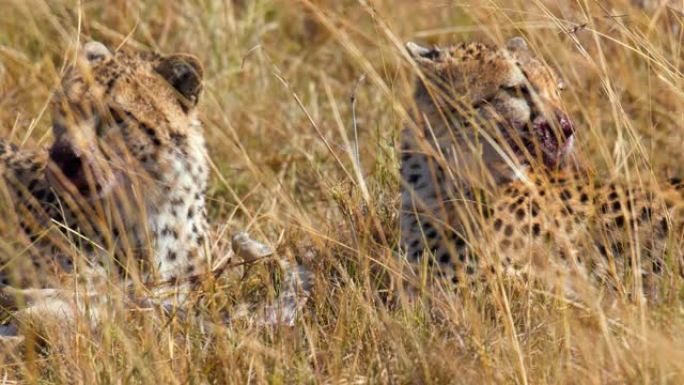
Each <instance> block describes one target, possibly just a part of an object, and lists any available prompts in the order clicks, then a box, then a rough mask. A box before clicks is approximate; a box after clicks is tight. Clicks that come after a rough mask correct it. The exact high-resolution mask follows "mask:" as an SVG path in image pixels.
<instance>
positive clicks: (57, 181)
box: [47, 142, 117, 199]
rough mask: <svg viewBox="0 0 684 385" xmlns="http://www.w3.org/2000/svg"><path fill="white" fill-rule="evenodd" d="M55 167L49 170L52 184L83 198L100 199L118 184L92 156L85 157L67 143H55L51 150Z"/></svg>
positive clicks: (110, 173)
mask: <svg viewBox="0 0 684 385" xmlns="http://www.w3.org/2000/svg"><path fill="white" fill-rule="evenodd" d="M50 160H51V161H52V162H51V163H53V165H51V166H49V167H48V168H47V176H48V179H49V180H50V182H51V183H52V184H53V185H55V186H59V187H61V188H64V189H66V190H67V191H69V190H70V189H72V188H74V189H76V191H77V192H78V193H79V194H80V195H81V196H82V197H86V198H90V199H99V198H102V197H104V196H106V195H107V194H108V193H109V192H110V191H111V189H112V188H113V187H114V185H115V184H116V179H117V178H116V177H115V175H114V174H113V173H112V172H111V170H109V171H108V170H105V169H104V167H99V166H98V165H97V163H96V162H95V160H94V159H93V158H92V157H91V156H87V155H84V154H83V153H82V152H80V151H77V150H75V149H74V148H73V147H72V146H71V145H69V144H66V143H60V142H58V143H55V144H54V145H53V146H52V148H51V149H50Z"/></svg>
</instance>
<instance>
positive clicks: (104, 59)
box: [48, 42, 203, 198]
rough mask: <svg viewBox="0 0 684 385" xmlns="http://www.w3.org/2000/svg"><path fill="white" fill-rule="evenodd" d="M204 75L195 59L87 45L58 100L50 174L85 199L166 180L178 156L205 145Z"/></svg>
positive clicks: (181, 55) (68, 72)
mask: <svg viewBox="0 0 684 385" xmlns="http://www.w3.org/2000/svg"><path fill="white" fill-rule="evenodd" d="M202 73H203V71H202V67H201V65H200V63H199V61H198V60H197V59H196V58H195V57H193V56H190V55H185V54H175V55H168V56H161V55H157V54H151V53H128V52H124V51H123V50H122V51H118V52H115V53H112V52H110V50H109V49H107V48H106V47H105V46H104V45H103V44H101V43H98V42H90V43H87V44H86V45H85V46H84V47H83V48H82V49H81V51H80V54H79V55H78V58H77V60H76V62H75V63H74V65H73V66H71V67H70V68H69V69H68V70H67V72H66V75H65V77H64V78H63V80H62V83H61V87H60V88H59V89H58V91H57V92H56V94H55V96H54V97H53V101H52V104H53V124H52V128H53V134H54V138H55V140H54V144H53V145H52V147H51V150H50V159H51V164H50V166H49V167H48V177H49V178H50V179H52V180H54V181H55V184H56V185H58V186H61V187H65V188H67V189H68V190H69V191H71V192H75V193H78V194H80V195H81V196H83V197H86V198H98V197H102V196H103V195H106V194H108V193H109V192H110V191H111V190H112V187H113V186H117V185H121V182H122V179H123V180H125V179H126V178H128V179H130V178H131V177H132V176H133V175H136V176H139V177H140V178H141V179H147V180H151V181H156V182H159V181H160V180H161V181H162V182H163V181H164V178H165V176H167V175H168V174H169V173H170V172H172V169H173V161H174V159H177V158H181V157H187V156H188V153H191V154H192V146H193V144H192V143H193V138H195V137H199V138H200V140H201V137H202V136H201V132H200V130H201V127H200V124H199V122H198V121H197V118H196V114H195V106H196V104H197V101H198V98H199V95H200V92H201V89H202ZM202 144H203V143H202ZM195 161H197V162H201V161H202V159H195Z"/></svg>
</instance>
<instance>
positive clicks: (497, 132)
mask: <svg viewBox="0 0 684 385" xmlns="http://www.w3.org/2000/svg"><path fill="white" fill-rule="evenodd" d="M406 47H407V49H408V52H409V54H410V55H411V56H412V58H413V59H414V61H415V62H416V63H417V64H418V66H419V68H420V69H421V72H422V73H423V74H424V75H425V77H424V81H420V82H419V85H418V88H417V91H416V102H417V104H418V107H419V108H420V109H421V110H423V113H424V114H425V115H430V113H429V112H427V113H426V112H425V111H426V110H428V111H432V112H437V113H436V114H432V115H433V116H434V115H438V116H441V119H442V120H443V121H445V122H449V123H448V126H449V127H450V131H451V132H452V134H454V133H455V134H457V135H455V136H456V137H458V138H460V139H462V140H463V139H465V141H466V142H469V143H470V144H472V143H475V142H477V143H479V144H478V146H479V148H480V150H479V153H480V154H481V155H480V157H481V159H480V160H481V162H483V163H484V164H485V165H486V166H488V167H490V168H491V166H492V165H495V164H497V163H500V164H503V163H506V164H508V165H509V166H510V164H511V162H504V159H505V158H506V157H508V158H509V160H511V159H512V160H513V163H517V164H518V165H521V166H524V167H527V166H531V165H542V166H543V167H548V168H556V167H559V166H561V165H562V164H563V162H564V160H565V159H566V157H567V155H568V154H569V153H570V152H571V150H572V145H573V139H574V128H573V125H572V123H571V121H570V120H569V119H568V117H567V115H566V114H565V113H563V110H562V108H561V98H560V90H561V89H562V88H563V86H562V83H561V82H560V81H559V79H558V78H557V76H556V74H555V73H554V72H553V71H551V70H550V69H549V68H548V66H546V65H545V64H544V63H542V62H541V61H540V60H538V59H537V58H535V57H534V55H533V52H532V51H531V50H530V49H529V48H528V46H527V43H526V42H525V41H524V40H523V39H522V38H520V37H516V38H513V39H511V40H510V41H509V42H508V43H507V45H506V46H505V47H503V48H501V49H496V48H491V47H488V46H485V45H483V44H478V43H472V44H460V45H457V46H452V47H448V48H439V47H435V48H424V47H421V46H419V45H417V44H414V43H408V44H407V45H406ZM430 124H432V125H434V124H436V123H435V122H431V123H430ZM485 134H486V135H485ZM487 138H488V139H487ZM465 147H466V146H464V147H462V148H461V151H465V150H464V148H465ZM473 148H474V147H472V146H471V147H470V149H473ZM508 169H509V170H510V167H508ZM511 178H512V177H511Z"/></svg>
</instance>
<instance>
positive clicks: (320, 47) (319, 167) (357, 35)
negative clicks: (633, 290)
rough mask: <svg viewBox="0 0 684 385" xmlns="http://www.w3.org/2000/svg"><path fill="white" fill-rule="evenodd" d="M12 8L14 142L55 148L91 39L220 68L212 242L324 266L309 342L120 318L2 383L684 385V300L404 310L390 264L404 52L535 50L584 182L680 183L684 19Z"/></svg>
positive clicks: (635, 11)
mask: <svg viewBox="0 0 684 385" xmlns="http://www.w3.org/2000/svg"><path fill="white" fill-rule="evenodd" d="M672 3H676V1H675V2H672ZM676 5H677V4H675V6H676ZM0 7H1V9H2V11H1V12H2V16H0V134H2V135H3V136H4V137H7V136H11V137H12V140H13V141H14V142H15V143H26V145H27V146H36V145H46V144H47V143H49V142H50V134H49V131H50V129H49V127H50V117H49V110H48V111H46V104H47V103H48V101H49V97H50V93H51V90H52V89H53V88H54V87H55V85H56V84H57V82H58V79H59V73H60V69H61V68H62V65H63V63H65V62H66V61H67V60H68V57H66V55H67V53H68V52H73V48H74V47H75V45H76V44H78V43H80V42H84V41H87V40H90V39H95V40H100V41H103V42H105V43H106V44H108V45H110V46H118V45H119V44H122V43H124V42H125V43H126V44H128V45H129V46H131V47H140V48H152V49H155V50H159V51H162V52H191V53H193V54H195V55H197V56H199V57H200V58H201V59H202V61H203V63H204V64H205V68H206V74H207V75H206V79H205V89H206V92H205V93H204V95H203V100H202V101H201V115H202V119H203V121H204V123H205V129H206V135H207V138H208V143H209V146H210V152H211V155H212V160H213V163H214V164H215V170H214V172H213V174H212V183H211V188H210V191H209V195H210V206H209V207H210V214H211V221H212V223H213V227H214V228H215V229H216V234H221V230H223V229H228V232H230V231H232V230H237V229H241V228H249V229H250V231H251V232H252V233H253V234H255V235H256V236H257V237H258V238H259V239H262V240H270V241H271V242H275V241H276V240H277V239H279V238H280V236H281V235H282V241H281V243H280V244H279V253H280V254H281V255H282V256H286V257H292V256H297V257H299V258H304V257H305V255H304V254H305V251H306V250H308V251H310V253H309V254H308V257H307V258H304V259H306V260H307V261H306V262H307V264H308V265H309V266H310V267H311V269H312V270H313V272H314V274H315V285H314V292H313V297H312V299H311V301H310V303H309V304H308V305H307V307H306V309H305V311H304V314H303V315H302V317H301V319H299V320H298V321H297V323H296V325H295V326H294V327H291V328H290V327H266V326H260V325H259V324H257V323H253V322H242V321H239V322H236V323H234V324H232V325H229V326H226V327H225V328H220V329H219V330H216V331H214V332H212V333H209V334H203V333H202V332H201V330H200V327H199V325H200V323H199V322H195V321H193V320H191V319H188V320H185V321H180V320H174V321H173V322H165V321H164V319H161V318H158V317H151V316H148V315H147V314H145V313H140V312H135V311H125V312H118V313H117V312H114V316H113V317H111V319H109V320H108V321H107V322H105V323H104V325H103V326H102V327H100V328H99V329H98V330H96V331H94V332H91V331H90V330H88V329H87V328H85V327H80V328H79V329H78V330H77V331H76V333H75V336H74V335H72V334H71V333H63V332H59V331H58V330H55V331H53V332H54V333H52V334H50V335H48V336H47V339H48V345H49V346H51V348H50V349H49V353H48V354H43V353H41V345H40V344H37V345H35V346H33V345H31V344H28V345H29V348H27V349H26V351H25V352H24V354H23V356H22V357H21V358H20V359H15V360H11V359H7V360H6V362H7V363H5V364H3V365H4V366H2V367H0V383H3V381H9V382H8V383H14V382H12V381H20V382H21V383H46V384H48V383H49V384H53V383H54V384H61V383H85V384H91V383H136V384H137V383H145V384H147V383H153V384H167V383H168V384H176V383H178V384H185V383H238V384H243V383H326V384H337V383H340V384H342V383H358V384H363V383H432V384H442V383H521V384H528V383H529V384H541V383H549V384H556V383H578V384H586V383H596V384H606V383H614V384H623V383H673V384H675V383H682V382H684V317H683V315H684V314H683V310H684V307H683V306H682V303H681V301H673V302H671V303H664V304H659V305H656V306H635V305H631V304H629V303H624V304H620V306H617V307H616V308H612V309H604V308H602V307H600V306H598V305H597V306H591V305H588V306H575V305H573V304H570V303H567V302H566V301H564V300H561V299H558V298H554V297H553V296H551V295H549V293H542V292H539V291H538V290H535V289H534V288H525V289H522V290H516V291H510V292H507V291H506V290H502V291H498V290H497V291H494V292H492V291H482V292H475V293H469V294H466V295H462V296H460V297H459V299H458V300H457V301H456V300H451V299H448V298H446V297H444V296H443V295H441V294H440V292H439V290H431V291H426V292H425V293H424V296H425V298H429V299H430V302H431V303H432V305H431V307H430V308H427V307H425V308H423V307H420V306H397V303H396V302H397V301H396V298H397V292H396V289H395V288H396V287H397V282H396V281H397V279H398V278H399V276H400V274H399V273H398V272H400V271H401V268H402V267H401V266H400V265H399V264H398V263H397V262H396V260H395V258H394V253H395V251H396V250H397V242H398V226H397V215H396V213H397V210H398V191H399V182H398V157H397V155H396V147H397V145H396V144H397V141H398V134H399V131H400V129H401V128H402V125H403V122H404V119H405V118H406V112H405V111H406V107H407V105H408V103H407V102H408V101H409V100H410V92H411V88H412V84H413V80H412V79H413V77H414V75H413V73H412V69H411V66H410V65H408V60H407V56H406V54H405V53H404V52H403V48H402V47H403V42H405V41H408V40H416V41H420V42H423V43H438V42H439V43H448V42H457V41H461V40H467V39H478V40H485V41H487V42H495V43H501V42H503V41H505V40H506V39H507V38H509V37H511V36H514V35H524V36H525V37H526V39H527V40H528V42H529V43H530V45H531V46H532V47H533V49H534V50H535V51H537V52H538V53H539V55H541V56H542V57H544V58H545V59H546V60H547V62H548V63H549V64H550V65H551V66H553V67H554V68H556V69H557V71H558V72H559V73H560V74H561V76H562V77H563V78H564V80H565V82H566V83H567V85H568V89H569V91H568V92H566V94H565V96H564V98H565V102H566V108H567V111H568V113H569V114H570V116H571V117H572V118H573V120H574V122H575V124H576V126H577V127H578V129H579V134H578V140H579V142H578V143H577V148H578V149H579V151H580V155H581V159H582V161H583V163H584V164H585V166H586V167H587V168H590V169H592V170H594V171H595V172H597V173H598V174H601V175H607V176H615V175H627V176H629V175H639V174H638V172H644V173H645V174H646V175H648V174H650V173H652V174H654V175H656V176H657V177H667V176H673V175H683V174H684V167H682V165H683V164H684V162H682V159H684V158H682V148H683V147H684V137H683V135H684V131H682V130H683V129H684V124H683V123H684V91H682V90H684V76H682V71H683V69H684V65H683V63H682V59H683V58H684V56H683V53H682V47H683V45H682V40H683V37H682V33H683V32H682V31H683V30H684V28H683V27H684V25H683V24H682V16H681V14H676V13H674V12H671V11H668V9H667V8H665V7H660V8H657V9H655V10H650V11H649V12H648V13H647V12H645V11H644V10H642V9H640V8H638V7H634V6H633V5H631V4H630V2H629V1H628V0H610V1H601V2H594V1H588V0H578V1H561V0H547V1H541V0H531V1H524V0H511V1H504V0H491V1H463V2H452V1H437V0H430V1H412V0H404V1H401V0H395V1H391V0H373V1H364V0H358V1H352V0H327V1H324V0H321V1H309V0H291V1H262V0H234V1H214V0H200V1H191V0H175V1H162V0H149V1H144V2H135V1H127V0H117V1H100V0H97V1H75V0H71V1H70V0H51V1H45V0H10V1H5V2H2V4H1V5H0ZM352 95H354V96H355V103H354V106H355V113H356V128H357V130H356V132H355V131H354V124H353V123H354V121H353V119H352V103H351V100H350V97H351V96H352ZM357 135H358V142H356V137H357ZM357 146H358V158H359V162H356V161H355V159H356V156H355V154H356V151H355V149H356V147H357ZM5 209H7V208H3V210H5ZM2 227H3V226H0V228H2ZM224 236H225V235H224ZM0 246H2V247H0V249H2V250H9V248H10V247H11V240H10V239H6V238H3V237H2V236H0ZM225 248H226V246H225V245H224V244H222V245H221V246H220V247H219V249H218V250H217V254H222V253H225V252H226V250H225ZM272 267H273V266H272V265H269V264H261V265H258V266H255V267H254V268H252V269H251V271H250V272H249V273H248V274H247V278H243V277H241V276H239V275H237V276H236V277H232V278H231V279H224V280H219V281H216V282H212V283H210V284H208V285H207V287H206V292H207V293H206V297H207V299H206V300H205V302H206V303H205V304H204V305H203V306H201V309H200V310H199V311H200V312H204V313H205V314H204V316H205V317H210V316H211V315H212V314H213V312H219V311H226V312H230V311H234V310H236V309H235V304H239V303H254V302H256V301H259V300H262V299H264V298H267V297H271V296H272V295H273V287H272V285H271V281H272V280H271V279H270V275H269V270H270V269H271V268H272ZM680 287H681V286H680ZM7 351H9V350H7ZM2 355H3V354H2V351H0V356H2Z"/></svg>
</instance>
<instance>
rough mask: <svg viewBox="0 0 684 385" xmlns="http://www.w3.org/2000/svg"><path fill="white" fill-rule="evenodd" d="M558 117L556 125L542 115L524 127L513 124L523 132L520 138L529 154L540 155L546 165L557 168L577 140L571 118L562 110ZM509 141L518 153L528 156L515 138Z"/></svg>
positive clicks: (518, 130)
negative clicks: (522, 151)
mask: <svg viewBox="0 0 684 385" xmlns="http://www.w3.org/2000/svg"><path fill="white" fill-rule="evenodd" d="M556 119H557V122H556V124H555V127H554V125H552V124H550V123H549V121H548V120H547V119H546V118H545V117H544V116H542V115H538V116H536V117H535V118H534V119H533V120H532V122H531V124H524V126H523V127H520V125H516V124H513V125H512V126H513V128H514V129H516V131H517V132H522V134H521V138H520V140H521V141H522V144H523V145H524V147H525V150H526V151H527V154H529V155H527V156H530V155H531V156H532V157H537V156H540V157H541V159H540V160H542V161H543V163H544V166H546V167H550V168H557V167H559V166H561V165H562V164H563V162H564V161H565V159H566V157H567V155H568V154H569V153H570V152H571V151H572V147H573V144H574V141H575V139H574V135H575V128H574V126H573V124H572V122H571V121H570V119H569V118H568V117H567V116H566V115H565V114H564V113H562V112H556ZM516 126H518V127H516ZM509 141H510V142H511V143H509V144H510V145H511V147H512V148H513V149H514V150H516V152H518V153H519V154H518V155H522V156H523V157H524V156H526V154H524V153H521V151H520V150H521V149H520V148H519V146H518V145H517V144H516V143H515V142H516V141H515V140H512V139H509ZM518 143H519V142H518Z"/></svg>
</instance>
